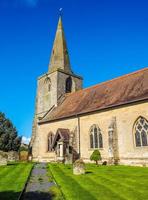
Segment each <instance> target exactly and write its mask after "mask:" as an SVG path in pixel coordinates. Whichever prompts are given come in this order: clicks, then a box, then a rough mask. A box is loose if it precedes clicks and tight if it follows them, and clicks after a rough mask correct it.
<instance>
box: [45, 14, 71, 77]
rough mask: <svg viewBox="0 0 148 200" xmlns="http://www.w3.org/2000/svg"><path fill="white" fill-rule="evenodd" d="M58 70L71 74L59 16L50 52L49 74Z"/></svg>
mask: <svg viewBox="0 0 148 200" xmlns="http://www.w3.org/2000/svg"><path fill="white" fill-rule="evenodd" d="M58 69H61V70H63V71H64V72H66V73H72V71H71V67H70V60H69V55H68V49H67V45H66V40H65V37H64V30H63V25H62V18H61V16H60V17H59V22H58V26H57V31H56V36H55V40H54V44H53V48H52V52H51V57H50V63H49V73H50V72H53V71H56V70H58Z"/></svg>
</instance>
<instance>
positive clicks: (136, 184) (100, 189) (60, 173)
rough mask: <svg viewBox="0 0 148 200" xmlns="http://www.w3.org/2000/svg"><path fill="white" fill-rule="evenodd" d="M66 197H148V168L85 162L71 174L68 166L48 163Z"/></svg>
mask: <svg viewBox="0 0 148 200" xmlns="http://www.w3.org/2000/svg"><path fill="white" fill-rule="evenodd" d="M49 169H50V170H51V172H52V174H53V176H54V178H55V180H56V182H57V183H58V185H59V187H60V188H61V191H62V193H63V194H64V196H65V199H66V200H148V168H144V167H143V168H142V167H128V166H95V165H93V164H88V165H86V174H85V175H79V176H76V175H73V173H72V166H71V165H63V164H49Z"/></svg>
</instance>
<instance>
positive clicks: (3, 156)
mask: <svg viewBox="0 0 148 200" xmlns="http://www.w3.org/2000/svg"><path fill="white" fill-rule="evenodd" d="M7 161H8V155H7V153H5V152H3V151H0V166H3V165H7Z"/></svg>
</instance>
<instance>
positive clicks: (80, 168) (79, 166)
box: [73, 159, 85, 175]
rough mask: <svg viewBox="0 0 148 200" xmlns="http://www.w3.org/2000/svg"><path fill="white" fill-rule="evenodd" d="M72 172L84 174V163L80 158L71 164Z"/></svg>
mask: <svg viewBox="0 0 148 200" xmlns="http://www.w3.org/2000/svg"><path fill="white" fill-rule="evenodd" d="M73 174H75V175H81V174H85V163H84V162H83V160H82V159H79V160H76V161H75V163H74V164H73Z"/></svg>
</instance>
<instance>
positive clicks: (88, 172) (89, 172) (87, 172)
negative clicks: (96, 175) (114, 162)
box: [85, 171, 93, 174]
mask: <svg viewBox="0 0 148 200" xmlns="http://www.w3.org/2000/svg"><path fill="white" fill-rule="evenodd" d="M92 173H93V172H91V171H86V172H85V174H92Z"/></svg>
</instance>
